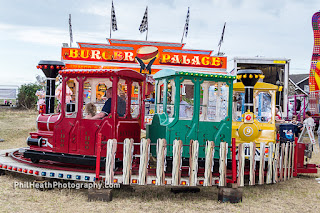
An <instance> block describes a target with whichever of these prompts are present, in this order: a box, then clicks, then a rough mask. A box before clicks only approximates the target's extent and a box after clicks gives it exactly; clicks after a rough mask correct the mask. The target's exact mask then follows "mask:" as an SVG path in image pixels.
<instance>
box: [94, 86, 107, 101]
mask: <svg viewBox="0 0 320 213" xmlns="http://www.w3.org/2000/svg"><path fill="white" fill-rule="evenodd" d="M106 90H107V86H106V84H104V83H99V84H98V85H97V86H96V102H97V103H104V102H105V101H106V96H105V93H106Z"/></svg>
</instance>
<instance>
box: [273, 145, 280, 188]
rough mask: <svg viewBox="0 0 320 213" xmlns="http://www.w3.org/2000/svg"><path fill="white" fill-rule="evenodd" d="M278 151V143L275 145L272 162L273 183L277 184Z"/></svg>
mask: <svg viewBox="0 0 320 213" xmlns="http://www.w3.org/2000/svg"><path fill="white" fill-rule="evenodd" d="M279 151H280V147H279V143H276V150H275V153H274V161H273V183H278V182H279V178H278V175H279V172H278V168H279Z"/></svg>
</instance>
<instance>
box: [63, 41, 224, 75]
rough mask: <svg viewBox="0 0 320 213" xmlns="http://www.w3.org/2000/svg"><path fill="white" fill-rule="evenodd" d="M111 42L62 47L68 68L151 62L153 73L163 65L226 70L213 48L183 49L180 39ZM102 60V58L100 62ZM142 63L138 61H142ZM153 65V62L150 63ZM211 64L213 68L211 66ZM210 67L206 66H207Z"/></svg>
mask: <svg viewBox="0 0 320 213" xmlns="http://www.w3.org/2000/svg"><path fill="white" fill-rule="evenodd" d="M108 41H109V44H92V43H78V45H79V48H62V60H63V61H64V62H65V63H66V66H67V68H72V69H77V68H78V69H85V68H88V69H96V68H98V67H99V68H101V66H102V68H112V67H131V68H139V67H140V65H141V63H144V64H145V65H148V64H149V63H151V65H152V74H154V73H155V72H156V71H158V70H160V69H162V68H164V66H181V67H190V68H196V67H198V68H202V69H203V68H209V70H211V69H221V70H225V69H226V66H227V58H226V57H213V56H210V55H211V54H212V51H207V50H187V49H183V46H184V44H181V43H164V42H149V41H133V40H116V39H108ZM97 62H98V64H99V65H100V63H99V62H101V66H98V65H97ZM138 62H139V63H140V65H139V63H138ZM151 65H150V66H151ZM210 68H211V69H210ZM205 70H207V69H205Z"/></svg>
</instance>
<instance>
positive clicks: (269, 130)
mask: <svg viewBox="0 0 320 213" xmlns="http://www.w3.org/2000/svg"><path fill="white" fill-rule="evenodd" d="M240 74H241V73H240ZM256 76H257V75H256ZM244 77H247V75H240V76H239V74H238V76H237V78H238V79H240V80H241V81H242V82H237V83H234V85H233V117H232V137H233V138H236V143H237V145H238V144H239V143H250V142H255V143H256V146H257V147H260V143H263V142H264V143H266V144H267V143H269V142H273V143H275V140H276V122H275V108H276V92H277V90H278V86H275V85H273V84H269V83H263V82H257V83H255V84H254V85H253V86H251V90H250V91H249V90H248V86H245V85H244V84H243V79H241V78H244ZM263 77H264V76H262V75H259V77H257V78H263ZM248 80H249V79H248ZM250 80H251V79H250ZM252 88H253V89H252ZM246 93H251V94H246ZM246 96H249V97H250V96H253V97H251V102H253V103H247V102H248V101H247V100H248V98H247V97H246ZM252 99H253V100H252ZM249 102H250V101H249ZM246 105H250V106H251V108H250V110H249V108H248V107H246ZM252 109H253V110H252Z"/></svg>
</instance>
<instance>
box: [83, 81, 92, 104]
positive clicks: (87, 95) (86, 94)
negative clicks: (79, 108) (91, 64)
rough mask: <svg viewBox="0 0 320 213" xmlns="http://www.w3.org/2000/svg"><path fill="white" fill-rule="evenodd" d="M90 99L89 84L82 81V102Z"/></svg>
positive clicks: (87, 101)
mask: <svg viewBox="0 0 320 213" xmlns="http://www.w3.org/2000/svg"><path fill="white" fill-rule="evenodd" d="M90 100H91V84H90V83H89V82H85V83H84V88H83V101H84V103H89V102H90Z"/></svg>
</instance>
